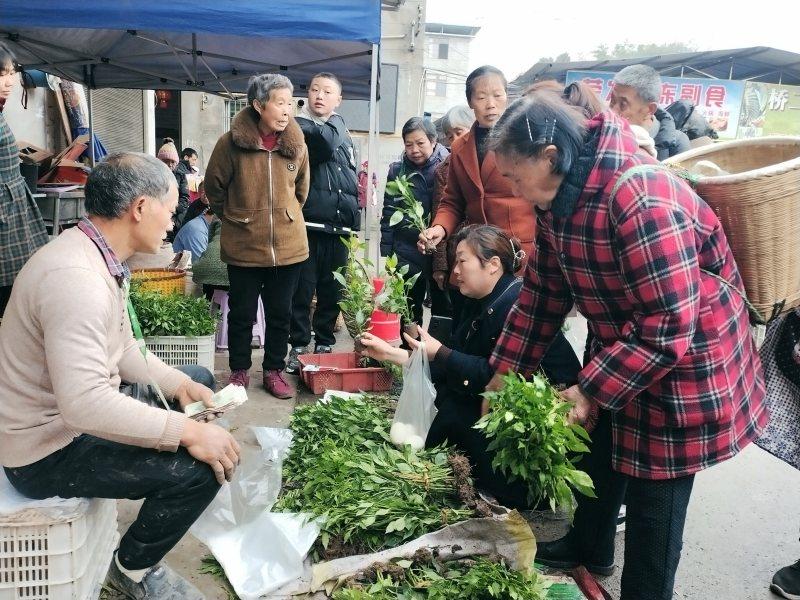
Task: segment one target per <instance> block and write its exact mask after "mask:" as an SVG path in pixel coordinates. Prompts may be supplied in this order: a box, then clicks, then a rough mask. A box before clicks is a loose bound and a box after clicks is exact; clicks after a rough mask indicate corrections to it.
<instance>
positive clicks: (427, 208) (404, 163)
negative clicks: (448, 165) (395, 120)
mask: <svg viewBox="0 0 800 600" xmlns="http://www.w3.org/2000/svg"><path fill="white" fill-rule="evenodd" d="M403 143H404V144H405V152H404V154H403V158H402V160H399V161H397V162H394V163H392V164H391V165H390V166H389V175H388V177H387V179H386V182H387V183H389V182H391V181H394V180H395V179H397V177H398V176H400V175H405V176H406V177H407V178H408V179H409V181H410V182H411V183H412V184H413V190H414V196H415V197H416V199H417V200H419V202H420V203H421V204H422V207H423V209H424V217H428V216H429V215H430V214H431V209H432V206H433V187H434V184H435V182H436V169H437V168H438V166H439V165H440V164H441V163H442V162H443V161H444V159H445V158H446V157H447V155H448V154H449V152H448V150H447V148H445V147H444V146H442V145H441V144H438V143H437V142H436V128H435V127H434V126H433V124H432V123H431V122H430V121H427V120H425V119H423V118H421V117H412V118H411V119H409V120H408V121H407V122H406V124H405V125H403ZM400 203H401V199H400V198H399V197H398V196H391V195H389V194H386V195H384V198H383V215H382V216H381V256H391V255H392V254H396V255H397V257H398V258H399V259H400V264H401V265H409V270H408V276H409V277H412V276H414V275H415V274H416V273H422V275H420V276H419V277H418V278H417V282H416V284H415V285H414V287H413V288H411V292H410V294H409V296H410V297H409V300H410V303H411V311H412V314H413V315H414V321H415V322H416V323H419V324H422V301H423V300H424V299H425V286H426V283H427V279H428V277H429V276H430V270H431V269H430V263H431V259H430V257H429V256H425V255H423V254H420V253H419V252H418V251H417V238H418V236H419V232H418V231H416V230H414V229H413V228H412V225H411V223H410V221H409V220H408V219H406V218H404V219H403V220H402V221H400V222H399V223H398V224H397V225H394V226H392V225H390V224H389V222H390V219H391V218H392V215H393V214H394V212H395V211H396V210H397V207H398V205H400Z"/></svg>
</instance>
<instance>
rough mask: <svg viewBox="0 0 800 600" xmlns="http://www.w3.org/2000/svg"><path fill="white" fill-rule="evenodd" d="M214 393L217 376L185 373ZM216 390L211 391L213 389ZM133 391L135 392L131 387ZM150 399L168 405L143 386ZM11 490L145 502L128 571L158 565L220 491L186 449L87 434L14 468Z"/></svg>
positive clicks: (124, 560) (131, 539)
mask: <svg viewBox="0 0 800 600" xmlns="http://www.w3.org/2000/svg"><path fill="white" fill-rule="evenodd" d="M180 370H181V371H183V372H185V373H186V374H187V375H189V376H190V377H191V378H192V379H194V380H195V381H197V382H198V383H202V384H204V385H206V386H208V387H211V388H212V389H213V385H214V376H213V375H212V374H211V373H210V372H209V371H208V370H207V369H205V368H203V367H198V366H196V365H189V366H187V367H180ZM209 384H210V385H209ZM123 389H125V390H126V391H129V390H132V389H134V388H133V387H132V386H123ZM135 391H136V394H137V395H138V397H139V399H140V400H142V401H147V402H148V404H152V405H153V406H160V403H158V401H155V402H150V401H148V400H153V398H152V397H149V399H148V396H151V395H152V394H153V392H152V390H149V389H148V388H146V386H142V387H138V388H136V390H135ZM5 472H6V475H7V476H8V479H9V481H10V482H11V484H12V485H13V486H14V487H15V488H16V489H17V490H18V491H19V492H20V493H21V494H23V495H25V496H28V497H29V498H36V499H41V498H49V497H51V496H61V497H62V498H74V497H89V498H128V499H130V500H140V499H144V504H142V507H141V509H140V510H139V514H138V516H137V517H136V520H135V521H134V522H133V523H132V524H131V526H130V528H129V529H128V531H127V532H126V533H125V535H124V536H122V539H121V540H120V544H119V551H118V556H119V561H120V563H121V564H122V566H123V567H125V568H126V569H145V568H148V567H151V566H153V565H155V564H156V563H158V561H160V560H161V559H162V558H163V557H164V555H165V554H166V553H167V552H169V551H170V550H171V549H172V548H173V547H174V546H175V544H177V543H178V541H179V540H180V539H181V538H182V537H183V535H184V534H185V533H186V531H187V530H188V529H189V527H190V526H191V525H192V523H194V522H195V521H196V520H197V518H198V517H199V516H200V514H201V513H202V512H203V511H204V510H205V509H206V507H207V506H208V505H209V503H210V502H211V500H213V499H214V496H216V494H217V491H219V487H220V486H219V483H217V480H216V478H215V476H214V472H213V471H212V470H211V467H209V466H208V465H207V464H205V463H203V462H200V461H198V460H196V459H195V458H193V457H192V456H191V455H190V454H189V453H188V452H187V451H186V449H185V448H183V447H180V448H178V451H177V452H175V453H173V452H157V451H156V450H153V449H150V448H140V447H138V446H128V445H125V444H120V443H117V442H111V441H109V440H104V439H101V438H98V437H95V436H92V435H88V434H83V435H79V436H78V437H76V438H75V439H74V440H72V442H71V443H70V444H68V445H67V446H65V447H64V448H62V449H61V450H58V451H56V452H53V453H52V454H50V455H49V456H46V457H45V458H43V459H41V460H39V461H37V462H35V463H33V464H30V465H26V466H24V467H16V468H6V469H5Z"/></svg>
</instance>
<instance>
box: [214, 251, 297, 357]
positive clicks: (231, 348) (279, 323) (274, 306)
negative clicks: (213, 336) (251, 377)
mask: <svg viewBox="0 0 800 600" xmlns="http://www.w3.org/2000/svg"><path fill="white" fill-rule="evenodd" d="M302 266H303V263H297V264H294V265H287V266H285V267H236V266H234V265H228V280H229V281H230V284H231V287H230V291H229V292H228V308H229V311H228V352H229V354H230V358H229V364H230V368H231V371H238V370H240V369H243V370H245V371H246V370H248V369H250V367H251V366H252V364H253V363H252V361H251V359H250V354H251V348H250V345H251V343H252V341H253V323H255V321H256V315H257V312H258V297H259V295H260V296H261V302H262V303H263V304H264V319H265V320H266V331H265V332H264V362H263V363H262V366H263V368H264V371H268V370H275V369H278V370H282V369H283V368H284V367H285V366H286V364H285V362H284V359H285V358H286V344H287V343H288V341H289V323H290V321H291V318H292V294H293V293H294V290H295V289H296V288H297V280H298V278H299V277H300V270H301V268H302Z"/></svg>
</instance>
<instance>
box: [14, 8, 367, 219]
mask: <svg viewBox="0 0 800 600" xmlns="http://www.w3.org/2000/svg"><path fill="white" fill-rule="evenodd" d="M380 36H381V3H380V2H378V1H377V0H333V1H331V0H328V1H326V0H292V2H283V3H277V2H274V3H273V2H269V1H267V0H236V1H235V2H233V1H228V0H169V1H164V0H85V1H83V2H64V1H63V0H38V1H37V2H31V0H0V39H2V40H3V41H4V42H6V43H7V44H8V45H9V46H10V47H11V48H12V49H13V50H14V52H15V53H16V55H17V57H18V59H19V61H20V62H21V63H22V64H23V65H24V66H25V68H26V69H40V70H42V71H45V72H47V73H52V74H53V75H58V76H59V77H63V78H65V79H69V80H72V81H76V82H80V83H83V84H84V85H86V87H87V90H88V100H89V121H90V123H89V127H90V129H91V126H92V115H91V90H92V89H96V88H110V87H113V88H130V89H169V90H194V91H203V92H208V93H217V94H225V95H229V94H232V93H237V92H244V91H246V89H247V82H248V79H249V78H250V77H251V76H252V75H255V74H258V73H265V72H281V73H283V74H285V75H287V76H288V77H289V78H290V79H291V80H292V81H293V82H294V83H295V85H296V89H299V90H301V91H302V90H303V89H304V88H305V86H306V84H307V82H308V81H309V79H310V77H311V76H312V75H313V74H314V73H317V72H319V71H331V72H333V73H336V75H337V77H339V79H340V80H341V81H342V84H343V95H344V97H345V98H351V99H369V100H370V104H369V107H370V109H369V110H370V119H369V124H370V130H369V165H370V171H372V169H374V168H375V165H377V163H378V160H377V157H378V151H377V141H378V136H377V123H378V117H377V99H378V75H379V73H378V66H379V60H378V49H379V46H378V45H379V43H380ZM91 147H92V148H94V145H91ZM370 180H372V177H371V176H370ZM368 210H369V208H368ZM367 218H368V221H369V216H368V217H367Z"/></svg>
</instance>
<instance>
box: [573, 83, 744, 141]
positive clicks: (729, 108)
mask: <svg viewBox="0 0 800 600" xmlns="http://www.w3.org/2000/svg"><path fill="white" fill-rule="evenodd" d="M613 79H614V73H607V72H604V71H567V84H570V83H574V82H575V81H582V82H583V83H585V84H586V85H588V86H589V87H591V88H592V89H593V90H594V91H595V92H596V93H597V94H598V95H599V96H600V97H601V98H602V99H603V100H604V101H605V102H608V101H609V96H610V95H611V89H612V87H613ZM744 86H745V84H744V82H742V81H729V80H727V79H694V78H689V77H662V78H661V99H660V101H659V105H660V106H661V107H662V108H666V107H667V106H669V105H670V104H672V103H673V102H675V101H676V100H690V101H691V102H692V103H694V105H695V106H696V107H697V108H696V109H695V110H699V111H700V112H702V113H703V115H704V116H705V117H706V119H707V120H708V122H709V123H710V124H711V126H712V127H713V128H714V129H716V130H717V132H718V133H719V137H720V139H733V138H735V137H736V133H737V129H738V126H739V117H740V110H741V107H742V97H743V95H744Z"/></svg>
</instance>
